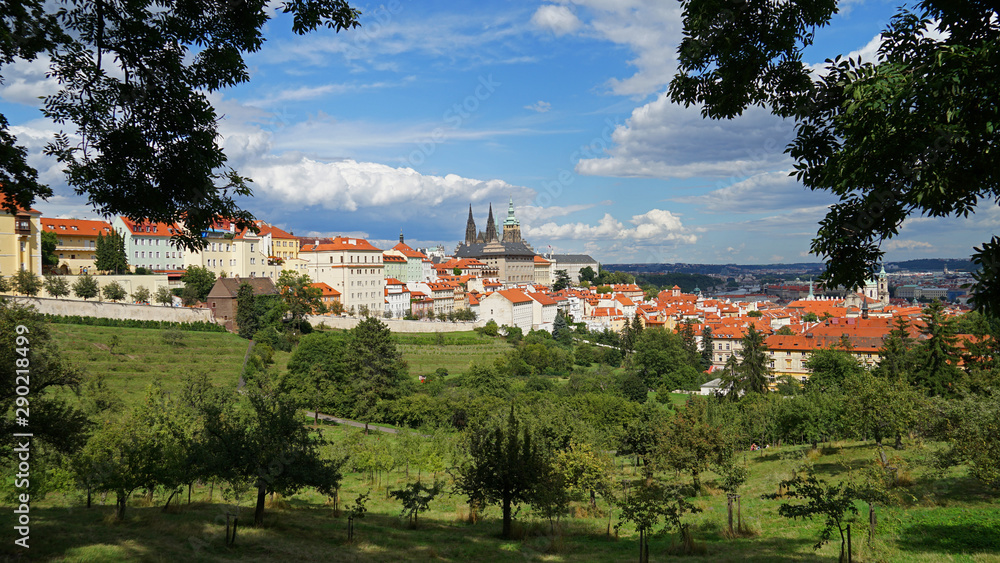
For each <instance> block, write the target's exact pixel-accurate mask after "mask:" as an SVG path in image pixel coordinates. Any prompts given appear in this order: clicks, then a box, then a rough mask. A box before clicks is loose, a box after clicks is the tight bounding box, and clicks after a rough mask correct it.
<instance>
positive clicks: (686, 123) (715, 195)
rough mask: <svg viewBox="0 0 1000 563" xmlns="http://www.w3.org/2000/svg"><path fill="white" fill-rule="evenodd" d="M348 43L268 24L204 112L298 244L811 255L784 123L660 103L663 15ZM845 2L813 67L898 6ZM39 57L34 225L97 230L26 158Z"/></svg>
mask: <svg viewBox="0 0 1000 563" xmlns="http://www.w3.org/2000/svg"><path fill="white" fill-rule="evenodd" d="M355 6H356V7H358V8H359V9H361V10H362V12H363V14H364V15H363V16H362V27H361V28H358V29H356V30H351V31H346V32H342V33H339V34H334V33H333V32H332V31H328V30H323V31H320V32H317V33H313V34H310V35H307V36H304V37H299V36H295V35H293V34H292V33H291V32H290V27H291V25H290V20H289V18H287V17H285V16H282V15H279V14H277V13H275V18H274V19H272V20H271V22H269V24H268V28H267V30H266V33H267V37H268V41H267V43H266V44H265V46H264V48H263V49H262V50H261V51H260V52H258V53H255V54H253V55H250V56H249V57H248V58H247V60H248V63H249V65H250V68H251V76H252V78H251V81H250V83H248V84H245V85H241V86H239V87H237V88H233V89H229V90H225V91H222V92H218V93H215V94H213V95H212V100H213V102H214V103H215V105H216V107H217V109H218V110H219V112H220V114H222V115H224V116H225V118H224V119H223V121H222V122H221V124H220V131H221V133H222V134H223V135H224V145H225V147H226V151H227V154H228V155H229V156H230V160H231V163H232V164H233V165H234V166H235V167H236V168H237V169H238V170H240V171H241V172H242V173H244V174H245V175H248V176H250V177H251V178H253V180H254V185H253V188H254V192H255V197H254V198H253V199H251V200H248V201H246V203H245V205H246V207H248V208H249V209H250V210H251V211H253V212H254V213H255V214H256V215H257V216H258V217H259V218H262V219H265V220H267V221H270V222H272V223H275V224H277V225H279V226H281V227H283V228H285V229H286V230H289V231H292V232H294V233H295V234H298V235H310V236H312V235H322V236H327V235H336V234H355V235H359V236H365V237H367V238H369V239H370V240H372V241H373V242H375V243H376V244H384V245H385V244H391V243H392V241H394V240H395V239H396V237H398V235H399V232H400V229H402V230H403V231H404V233H405V234H406V238H407V242H408V243H410V244H411V245H413V246H427V245H432V244H438V243H441V244H444V245H445V247H446V248H448V249H449V250H451V249H454V247H455V244H456V243H457V242H458V240H459V239H460V238H461V237H463V236H464V230H465V219H466V216H467V214H468V207H469V204H470V203H471V204H472V206H473V210H474V212H475V216H476V220H477V224H478V225H479V226H480V228H484V226H485V222H486V214H487V208H488V205H489V204H490V203H492V204H493V205H494V207H495V208H498V209H495V211H499V212H500V213H501V214H503V213H505V212H506V204H507V201H508V197H513V199H514V202H515V205H516V206H517V211H518V218H519V219H520V221H521V225H522V233H523V234H524V235H525V237H526V238H527V239H528V240H529V242H531V243H532V244H533V246H534V247H535V249H536V250H538V251H540V252H547V251H548V250H549V246H551V247H552V249H553V250H554V251H555V252H559V253H562V252H565V253H578V252H583V253H589V254H591V255H592V256H594V257H595V258H597V259H598V260H600V261H602V262H702V263H725V262H737V263H773V262H803V261H818V258H817V257H815V256H812V255H809V254H807V252H808V249H809V241H810V239H811V238H812V236H814V234H815V231H816V224H817V222H818V221H819V219H820V218H821V217H822V216H823V215H824V214H825V207H826V206H827V205H829V204H830V203H832V202H833V201H834V200H833V199H832V198H831V197H830V196H829V195H827V194H824V193H814V192H810V191H808V190H806V189H805V188H803V187H802V186H801V185H799V184H798V183H797V182H795V181H794V179H792V178H790V177H789V176H788V171H789V170H790V168H791V162H790V160H789V159H788V157H787V156H786V155H785V154H784V152H783V149H784V146H785V145H786V144H787V142H788V141H789V140H790V139H791V136H792V128H791V124H789V123H787V122H782V121H781V120H778V119H776V118H774V117H772V116H771V115H769V114H768V113H767V112H765V111H763V110H750V111H748V112H747V113H746V114H745V115H744V116H743V117H741V118H739V119H736V120H733V121H724V122H717V121H707V120H703V119H702V118H701V117H700V114H699V111H698V109H697V108H683V107H681V106H677V105H674V104H671V103H669V101H667V100H666V98H665V91H666V88H667V84H668V82H669V80H670V78H671V76H672V75H673V73H674V70H675V52H676V47H677V44H678V42H679V40H680V34H681V24H680V8H679V6H680V5H679V3H676V2H669V1H664V0H649V1H642V0H628V1H626V0H576V1H565V2H555V3H552V2H505V1H480V2H476V3H455V2H447V3H446V2H430V1H428V2H409V1H404V0H391V1H390V2H387V3H384V4H377V3H357V4H355ZM894 6H895V3H892V2H883V1H880V0H869V1H853V2H846V3H844V4H842V13H841V14H840V15H838V16H836V18H835V20H834V22H833V25H831V26H830V27H828V28H826V29H823V30H820V31H819V32H818V34H817V41H816V45H815V46H814V47H813V48H811V49H810V50H809V51H808V52H807V54H806V55H807V56H806V59H807V61H808V62H809V63H821V62H822V61H823V60H824V59H825V58H827V57H829V56H833V55H835V54H837V53H849V52H857V53H860V54H863V55H868V56H871V54H872V53H874V51H875V49H876V47H877V37H878V33H879V31H880V30H881V29H882V28H883V27H884V25H885V24H886V23H887V22H888V20H889V17H890V16H891V15H892V13H893V12H894V10H895V7H894ZM46 66H47V63H46V61H35V62H33V63H23V62H22V63H16V64H14V65H11V66H8V67H5V68H4V69H3V75H4V77H5V84H4V85H3V86H2V87H0V111H3V112H4V113H5V114H6V115H7V116H8V119H9V120H10V122H11V124H12V126H13V127H12V130H13V132H14V133H15V134H16V135H18V137H19V140H20V141H21V142H22V143H24V144H25V145H27V146H28V147H29V148H30V149H31V150H32V151H33V156H32V162H33V163H34V164H35V165H36V166H37V167H38V168H39V169H40V171H41V173H42V177H43V179H44V180H45V181H47V182H49V183H50V184H51V185H52V187H53V188H54V189H55V191H56V196H55V197H53V198H52V199H51V200H50V201H49V202H39V203H38V205H36V207H37V208H38V209H40V210H41V211H42V212H43V213H45V214H46V215H53V216H64V217H77V218H96V215H95V214H94V212H93V211H92V210H91V209H89V208H88V207H87V205H86V201H85V200H84V199H83V198H79V197H76V196H74V195H72V192H71V190H69V188H67V187H66V186H65V183H64V181H63V179H62V176H61V173H60V171H59V169H58V167H57V166H56V164H55V163H54V162H52V161H50V160H47V159H46V158H45V157H43V156H42V155H41V147H42V146H43V145H44V143H45V142H46V141H47V140H48V139H49V138H51V135H52V134H53V133H54V132H56V131H58V128H57V127H56V126H54V125H53V124H51V123H47V122H46V121H45V120H44V119H43V118H42V117H41V115H40V113H39V112H38V107H40V105H41V104H40V101H39V100H38V98H37V96H40V95H45V94H47V93H52V92H54V90H55V85H54V84H53V83H52V81H51V79H46V78H45V75H44V73H45V70H46ZM998 224H1000V213H997V209H996V208H991V209H986V210H984V211H982V212H980V213H979V214H978V215H976V216H974V217H972V218H970V219H965V220H958V219H927V218H914V219H911V220H908V221H907V222H906V223H905V224H904V225H903V228H902V230H901V232H900V235H899V237H898V238H897V239H894V240H892V241H889V242H888V243H886V244H885V245H884V246H883V248H885V249H886V250H887V251H888V253H887V258H888V259H889V260H904V259H910V258H927V257H960V256H968V255H969V253H970V251H971V247H972V246H973V245H974V244H978V243H979V242H981V241H982V240H985V239H986V238H987V234H986V233H989V232H993V231H994V230H995V229H996V227H997V225H998Z"/></svg>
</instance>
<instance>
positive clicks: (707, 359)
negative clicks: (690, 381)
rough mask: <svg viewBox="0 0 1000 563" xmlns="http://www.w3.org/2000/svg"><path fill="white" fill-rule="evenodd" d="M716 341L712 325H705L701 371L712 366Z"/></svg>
mask: <svg viewBox="0 0 1000 563" xmlns="http://www.w3.org/2000/svg"><path fill="white" fill-rule="evenodd" d="M714 345H715V342H714V340H713V339H712V327H710V326H708V325H705V328H703V329H701V371H705V370H707V369H708V368H710V367H712V356H713V354H714Z"/></svg>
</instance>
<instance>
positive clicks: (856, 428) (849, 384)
mask: <svg viewBox="0 0 1000 563" xmlns="http://www.w3.org/2000/svg"><path fill="white" fill-rule="evenodd" d="M843 404H844V420H845V422H846V424H847V426H848V428H849V429H850V430H852V431H853V432H854V434H855V435H857V436H860V437H865V438H872V439H873V440H875V444H876V445H878V446H879V447H881V446H882V439H883V438H887V437H895V438H896V440H897V447H902V435H903V434H905V433H907V432H908V431H909V430H910V429H911V428H913V427H914V426H915V425H916V424H917V422H918V421H919V420H920V419H921V410H922V409H921V408H920V405H921V401H920V399H919V397H918V395H917V393H916V392H915V391H914V389H913V388H912V387H910V385H909V384H907V383H906V382H905V381H893V380H891V379H887V378H885V377H876V376H875V375H873V374H872V373H871V372H869V371H867V370H861V371H859V372H857V373H854V374H851V375H849V376H848V377H847V378H846V379H845V380H844V399H843Z"/></svg>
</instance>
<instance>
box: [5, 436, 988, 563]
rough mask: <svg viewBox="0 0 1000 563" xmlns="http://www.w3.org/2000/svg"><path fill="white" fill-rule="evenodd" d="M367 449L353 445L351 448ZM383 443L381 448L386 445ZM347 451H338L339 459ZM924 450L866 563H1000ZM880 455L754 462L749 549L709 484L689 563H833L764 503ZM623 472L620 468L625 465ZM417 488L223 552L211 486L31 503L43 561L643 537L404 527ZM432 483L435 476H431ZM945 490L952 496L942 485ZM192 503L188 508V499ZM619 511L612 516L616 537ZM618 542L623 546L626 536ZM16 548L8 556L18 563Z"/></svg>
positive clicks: (657, 555)
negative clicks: (790, 481)
mask: <svg viewBox="0 0 1000 563" xmlns="http://www.w3.org/2000/svg"><path fill="white" fill-rule="evenodd" d="M351 432H353V430H346V429H344V428H341V427H328V428H327V429H326V430H325V433H326V434H327V435H328V437H330V438H331V439H333V440H334V442H335V444H339V449H340V450H341V451H342V450H343V448H344V447H346V444H347V443H349V442H350V441H351V439H350V437H349V433H351ZM355 439H357V437H355ZM364 439H365V440H368V441H369V442H370V443H371V445H372V447H379V445H381V446H382V447H385V446H391V443H392V441H393V439H392V437H389V436H384V435H382V436H377V437H376V436H370V437H368V438H364ZM376 442H379V443H381V444H376ZM335 448H338V446H336V445H335V446H331V449H335ZM927 454H928V450H927V449H926V448H923V447H917V448H913V449H910V450H907V451H905V452H903V453H902V460H901V461H902V463H903V465H904V466H905V468H906V469H905V471H906V478H907V479H908V480H909V482H910V483H911V484H910V485H909V486H908V487H907V488H906V489H905V490H904V492H903V494H902V495H901V496H902V498H903V504H902V506H900V507H895V508H888V509H887V508H879V509H878V516H879V526H878V528H877V530H876V534H875V538H874V540H873V542H872V543H871V544H870V545H869V544H868V543H867V542H866V533H867V532H866V530H867V507H865V506H860V505H859V509H860V510H861V514H860V517H859V521H858V522H857V523H856V524H855V526H854V554H855V560H856V561H892V562H911V561H927V562H931V561H956V562H965V561H967V562H988V561H998V560H1000V505H998V503H997V502H996V501H995V499H991V497H990V496H988V495H987V493H986V491H984V490H982V489H981V488H980V487H979V486H978V485H977V484H976V483H975V482H974V481H972V480H969V479H968V478H966V476H965V475H964V471H962V470H956V471H953V472H951V473H950V474H948V475H947V476H946V478H945V479H944V480H943V481H938V482H937V484H932V482H931V481H930V480H926V479H925V477H927V473H926V471H925V470H922V469H921V468H920V466H919V463H918V461H919V460H920V459H922V458H924V457H926V455H927ZM874 455H875V452H874V449H873V448H872V447H871V446H870V445H866V444H862V443H837V444H832V445H830V446H828V447H826V448H823V449H821V450H817V451H810V450H809V449H808V448H807V447H785V448H770V449H768V450H766V451H763V452H759V453H752V454H751V453H749V452H748V453H747V460H748V462H749V466H750V470H751V474H750V480H749V481H748V483H747V485H746V486H745V487H744V489H743V491H742V493H743V495H742V518H743V521H744V523H745V525H746V527H748V528H749V529H750V531H751V537H744V538H737V539H727V537H726V534H725V533H724V528H725V522H726V496H725V494H724V493H722V492H721V491H719V490H718V489H717V488H715V486H716V485H717V483H716V482H715V480H716V476H715V475H714V474H711V473H709V474H707V475H706V476H705V483H706V485H707V486H706V490H707V494H706V495H705V496H702V497H697V498H692V499H690V500H691V501H692V502H693V503H694V504H695V505H696V506H698V507H699V508H701V510H702V512H701V513H699V514H696V515H693V516H690V515H689V516H686V517H685V522H687V523H689V524H690V526H691V530H692V532H693V535H694V539H695V541H696V542H697V549H698V551H699V552H700V554H699V555H696V556H690V557H686V558H685V559H684V560H687V561H761V562H765V561H835V560H836V558H837V553H838V549H839V543H831V544H827V545H826V546H824V547H823V548H821V549H819V550H814V549H813V547H812V546H813V544H814V543H815V542H816V538H817V536H818V532H819V529H820V525H819V523H818V522H811V521H802V520H799V521H792V520H789V519H786V518H783V517H781V516H779V515H778V513H777V509H778V506H779V504H780V503H781V502H782V501H780V500H762V499H761V495H763V494H767V493H773V492H776V491H777V487H778V482H779V481H781V480H782V479H786V478H788V477H789V476H791V474H792V471H793V469H794V467H796V466H797V465H798V464H799V463H801V462H802V461H804V460H808V461H810V462H812V463H813V464H814V466H815V468H816V471H817V473H818V475H819V476H821V477H823V478H826V479H830V480H838V479H843V478H847V477H848V475H849V472H850V471H852V470H854V471H857V470H858V469H860V468H862V467H864V466H865V465H867V464H869V463H871V461H872V459H873V457H874ZM623 463H625V465H624V466H623V465H622V464H623ZM618 467H619V469H620V471H621V472H622V477H623V478H624V479H637V478H639V472H638V471H637V470H636V468H634V467H631V466H630V465H628V463H627V462H625V461H624V460H618ZM415 472H416V469H411V475H410V477H409V479H407V477H406V476H405V474H404V469H403V468H402V467H400V468H397V469H395V470H394V471H392V472H391V473H390V474H388V475H382V476H381V478H380V479H379V481H378V482H372V481H370V480H369V478H368V476H367V475H363V474H360V473H347V474H346V475H345V479H344V487H343V490H342V492H341V498H340V502H341V506H343V505H344V504H347V503H351V502H353V500H354V498H355V497H356V496H357V495H358V494H360V493H366V492H368V493H370V495H371V500H370V501H369V503H368V509H369V513H368V515H367V516H366V517H365V518H364V519H363V520H359V521H358V522H357V525H356V532H355V533H356V538H355V541H354V542H353V543H352V542H348V541H347V537H346V535H347V532H346V529H347V522H346V517H345V516H344V515H343V514H342V513H341V514H337V513H336V512H335V511H334V509H333V507H332V505H330V504H329V502H328V499H326V498H321V497H319V496H318V495H316V494H313V493H304V494H300V495H295V496H292V497H288V498H280V497H279V498H278V499H277V501H276V502H274V503H271V504H270V505H269V508H268V511H267V513H266V515H265V525H264V526H263V527H262V528H259V529H254V528H251V527H245V528H241V529H240V532H239V537H238V540H237V545H236V547H234V548H226V547H225V546H224V542H223V529H224V518H225V514H226V512H234V511H235V507H234V505H233V504H231V503H227V502H224V501H223V500H222V499H221V495H220V493H219V489H218V488H215V491H214V496H213V500H211V501H210V500H209V498H208V495H209V488H208V487H202V486H199V487H196V488H195V490H194V493H193V497H192V500H193V501H194V502H193V503H192V504H190V505H188V504H181V506H180V507H179V508H178V509H177V510H171V511H169V512H164V511H163V510H162V509H161V508H160V506H159V505H162V503H163V502H164V500H165V495H163V494H158V496H157V497H155V498H154V501H153V502H154V505H153V506H147V505H146V502H145V500H144V499H141V500H136V501H135V502H133V503H132V505H131V506H130V507H129V509H128V510H129V512H128V513H127V517H126V521H125V522H124V523H122V524H119V525H115V524H113V523H112V522H111V520H110V516H109V515H110V514H111V512H112V509H113V507H112V505H113V502H112V500H113V496H111V497H109V498H108V499H107V503H108V504H107V505H106V506H100V499H97V500H96V501H95V502H96V504H97V506H95V507H94V508H92V509H90V510H87V509H85V508H83V506H82V498H79V497H76V498H63V497H59V496H52V497H50V499H48V500H46V501H44V502H42V503H39V504H38V505H33V507H32V514H33V515H34V516H35V519H34V520H33V527H32V539H33V540H34V543H33V544H32V553H31V554H32V556H33V558H32V559H33V560H38V561H81V562H82V561H171V560H177V559H183V560H186V561H274V560H298V561H398V560H407V561H475V560H479V561H491V562H492V561H593V562H602V561H626V560H631V559H634V557H635V551H636V547H637V541H636V535H635V532H634V530H633V529H632V528H631V527H629V526H626V527H624V528H622V530H621V532H620V534H616V533H615V532H614V529H613V527H612V530H611V533H610V535H609V534H608V525H609V514H608V511H607V505H606V504H605V503H604V502H603V501H600V500H599V502H598V510H597V513H592V512H590V511H588V510H587V508H586V506H585V504H583V503H574V505H573V506H572V507H571V510H570V516H568V517H566V518H564V519H563V520H562V522H561V523H560V525H559V528H558V532H557V533H555V534H553V533H552V532H551V531H550V526H549V523H548V521H547V520H545V519H543V518H540V517H539V516H537V515H536V514H534V513H533V512H532V511H531V509H530V507H524V508H522V509H521V511H520V512H519V513H518V516H517V521H516V524H517V528H516V529H517V531H518V532H519V535H520V536H521V537H520V539H518V540H501V539H500V538H499V537H498V536H499V531H500V523H499V511H498V509H497V508H495V507H491V508H489V509H488V510H487V511H486V512H485V514H484V518H483V519H482V520H480V521H479V522H478V523H476V524H470V523H468V522H467V521H466V517H467V515H468V506H467V505H466V504H465V502H464V501H465V499H464V498H461V497H459V496H449V495H445V496H442V497H439V499H437V500H435V501H434V502H433V503H432V504H431V510H430V511H429V512H428V513H425V514H423V515H421V516H420V525H419V528H418V529H416V530H413V529H409V528H408V526H407V525H406V522H405V520H401V519H400V518H399V512H400V506H399V503H398V502H396V501H395V500H392V499H388V498H387V497H386V489H387V487H388V488H395V487H397V486H399V485H402V484H403V483H405V482H408V481H412V480H414V479H415V478H416V475H415ZM423 478H424V479H428V478H429V476H428V475H427V474H426V473H424V475H423ZM942 483H943V486H942V485H941V484H942ZM184 501H185V502H186V498H185V499H184ZM251 503H252V499H250V498H248V499H244V501H243V502H242V507H241V518H243V519H244V521H248V520H250V519H252V508H251ZM617 521H618V520H617V512H613V513H611V514H610V522H611V524H612V526H613V525H614V524H615V523H617ZM616 535H617V536H618V537H616ZM676 541H677V539H676V537H674V536H673V535H657V536H655V537H654V538H653V540H652V542H651V546H650V553H651V559H652V560H653V561H662V560H666V559H667V558H668V552H669V551H670V549H671V545H672V544H674V543H676ZM9 550H10V546H9V544H7V543H5V544H4V546H3V547H2V548H0V553H9V552H10V551H9Z"/></svg>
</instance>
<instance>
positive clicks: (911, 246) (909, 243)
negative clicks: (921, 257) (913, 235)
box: [882, 239, 934, 252]
mask: <svg viewBox="0 0 1000 563" xmlns="http://www.w3.org/2000/svg"><path fill="white" fill-rule="evenodd" d="M917 249H921V250H933V249H934V245H932V244H931V243H929V242H922V241H919V240H909V239H893V240H890V241H889V242H887V243H885V244H883V245H882V250H884V251H886V252H890V251H893V250H917Z"/></svg>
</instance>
